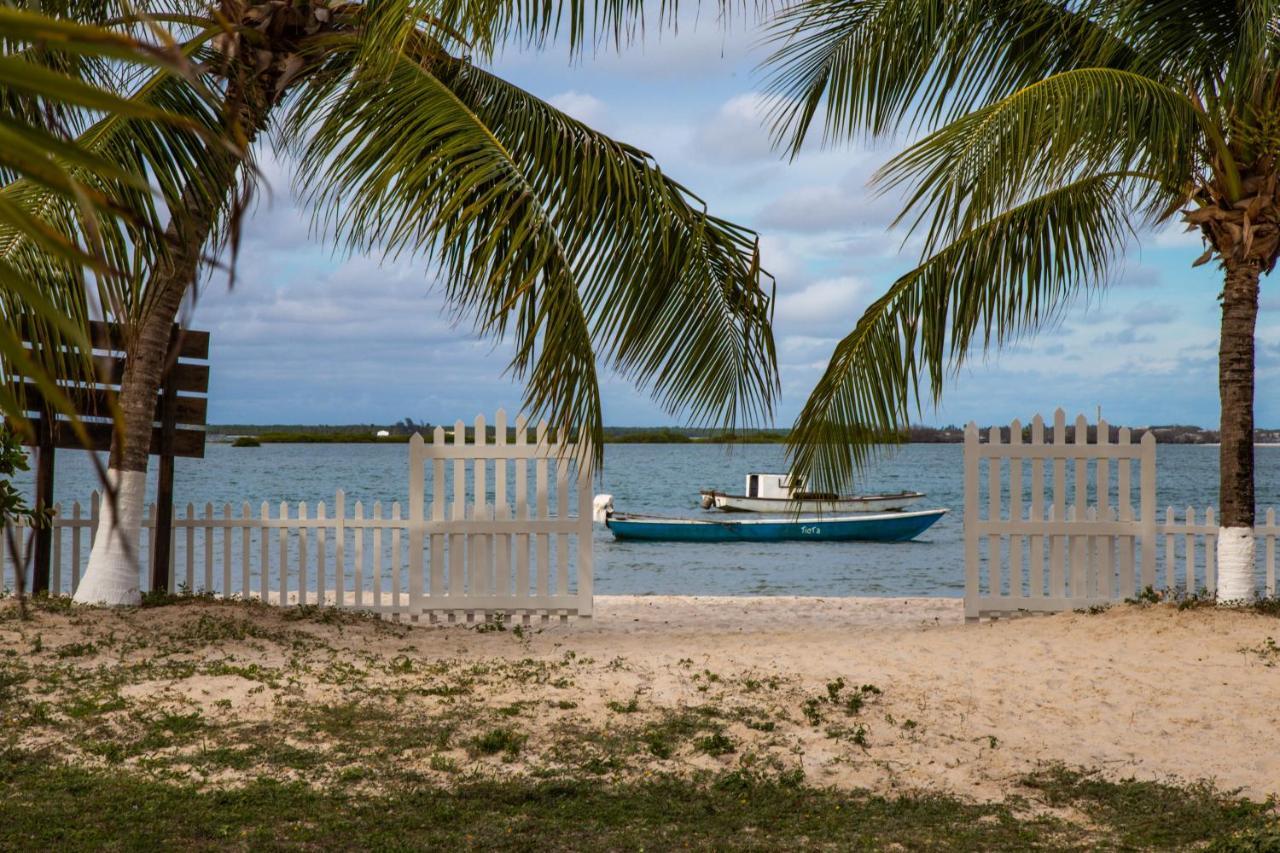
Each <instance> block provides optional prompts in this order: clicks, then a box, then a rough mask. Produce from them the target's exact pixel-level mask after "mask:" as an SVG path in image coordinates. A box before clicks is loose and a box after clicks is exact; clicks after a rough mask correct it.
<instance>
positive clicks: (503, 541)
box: [493, 409, 512, 596]
mask: <svg viewBox="0 0 1280 853" xmlns="http://www.w3.org/2000/svg"><path fill="white" fill-rule="evenodd" d="M493 434H494V440H495V441H496V442H497V443H498V446H499V447H506V445H507V413H506V410H505V409H498V411H497V413H496V414H495V415H494V418H493ZM493 506H494V516H493V517H494V518H495V519H496V520H497V521H509V520H510V518H511V507H510V505H509V504H508V503H507V460H506V459H504V458H502V457H501V456H499V457H498V458H496V459H494V460H493ZM493 548H494V564H493V575H494V584H495V586H496V590H495V591H496V592H497V594H498V595H499V596H510V595H512V589H511V536H510V534H508V533H497V534H495V535H494V537H493Z"/></svg>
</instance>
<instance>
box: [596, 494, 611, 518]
mask: <svg viewBox="0 0 1280 853" xmlns="http://www.w3.org/2000/svg"><path fill="white" fill-rule="evenodd" d="M611 512H613V495H596V497H595V500H593V501H592V502H591V520H592V521H598V522H600V523H601V524H604V523H605V521H606V520H608V518H609V513H611Z"/></svg>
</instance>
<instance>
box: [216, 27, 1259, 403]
mask: <svg viewBox="0 0 1280 853" xmlns="http://www.w3.org/2000/svg"><path fill="white" fill-rule="evenodd" d="M757 42H758V35H757V33H756V32H753V31H752V30H751V29H750V28H749V27H747V26H745V25H744V23H743V22H738V23H736V24H735V25H734V26H733V27H731V28H729V29H728V31H726V29H725V28H723V27H721V26H720V25H719V24H718V23H717V22H716V21H715V20H713V19H712V18H710V17H708V16H707V15H706V14H705V13H704V15H703V16H702V20H698V19H697V17H695V16H694V15H692V14H689V15H685V16H684V19H683V21H682V23H681V26H680V28H679V32H678V33H675V34H673V33H671V32H670V31H668V32H661V33H659V32H658V31H657V30H656V28H651V29H650V31H649V33H648V35H647V36H646V38H645V40H644V42H643V43H642V44H639V45H635V46H633V47H631V48H629V49H627V50H625V51H624V52H623V53H621V54H617V53H614V52H612V51H604V50H602V51H600V52H598V53H596V54H594V55H590V56H587V57H585V58H583V59H581V60H578V61H570V59H569V57H568V53H567V51H565V50H564V49H563V48H552V49H548V50H547V51H544V52H542V53H531V52H522V51H509V52H508V53H506V54H505V55H504V56H502V57H501V58H500V59H499V60H498V61H497V62H496V63H493V64H492V65H490V67H491V69H492V70H494V71H496V72H497V73H499V74H500V75H502V76H504V77H505V78H507V79H508V80H510V81H512V82H514V83H516V84H517V85H520V86H522V87H524V88H525V89H528V90H529V91H531V92H533V93H534V94H536V95H538V96H539V97H542V98H544V99H547V100H549V101H551V102H552V103H553V104H555V105H556V106H558V107H560V108H561V109H563V110H565V111H567V112H569V113H570V114H572V115H574V116H576V117H578V118H580V119H583V120H585V121H587V122H588V123H590V124H592V125H593V126H595V127H596V128H597V129H599V130H602V131H604V132H607V133H609V134H611V135H613V136H614V137H616V138H619V139H622V140H625V141H627V142H629V143H631V144H634V145H637V146H640V147H641V148H644V149H645V150H647V151H649V152H650V153H652V154H653V155H654V156H655V157H656V158H657V159H658V162H659V163H660V164H661V165H662V168H663V169H664V170H665V171H666V172H667V173H668V174H671V175H672V176H674V177H675V178H676V179H677V180H680V181H681V182H682V183H684V184H685V185H686V186H688V187H690V188H691V189H692V190H693V191H694V192H696V193H697V194H698V195H699V196H701V197H702V198H704V199H705V200H706V201H707V203H708V205H709V207H710V209H711V210H712V211H713V212H715V213H716V214H718V215H720V216H724V217H727V218H730V219H732V220H734V221H737V222H739V223H742V224H744V225H747V226H750V227H753V228H755V229H756V230H758V231H759V232H760V233H761V234H762V246H763V257H764V263H765V265H766V267H767V268H768V269H769V270H770V271H771V272H773V273H774V275H775V276H776V277H777V281H778V285H777V286H778V303H777V313H776V323H775V328H774V331H775V337H776V340H777V342H778V354H779V361H780V367H781V373H782V385H783V392H782V398H781V402H780V405H779V407H778V411H777V417H776V423H777V425H779V426H785V425H787V424H789V423H790V422H791V421H792V419H793V418H794V417H795V415H796V412H797V411H798V410H799V408H800V406H801V405H802V403H803V401H804V398H805V396H806V395H807V394H808V392H809V390H810V388H811V387H812V386H813V383H814V381H815V380H816V378H817V377H818V375H819V374H820V373H821V370H822V368H823V367H824V366H825V364H826V361H827V358H828V356H829V354H830V351H831V348H832V347H833V346H834V344H835V342H836V341H837V340H838V339H839V338H840V337H841V336H843V335H844V334H846V333H847V332H848V331H849V330H850V329H852V327H853V325H854V324H855V323H856V321H857V318H858V316H859V315H860V313H861V311H862V309H863V308H865V306H866V305H867V304H868V303H870V302H871V301H872V300H873V299H874V298H875V297H876V296H877V295H878V294H879V293H881V292H882V291H883V290H884V289H885V288H886V287H887V286H888V285H889V283H890V282H892V281H893V279H894V278H895V277H896V276H897V275H899V274H901V273H902V272H903V271H905V270H906V269H908V268H909V267H910V266H911V264H912V261H913V260H914V258H915V255H914V254H913V253H912V251H911V248H910V246H908V247H906V248H903V247H902V240H903V237H902V235H901V234H893V233H890V232H889V231H888V225H889V223H890V221H891V220H892V218H893V216H894V214H895V213H896V212H897V205H896V202H895V200H894V199H892V198H881V197H877V196H876V195H875V194H874V193H873V192H871V191H870V190H869V189H868V188H867V186H866V182H867V178H868V177H869V176H870V174H871V173H872V172H873V171H874V169H875V168H876V167H877V166H878V165H880V164H881V163H883V162H884V160H885V159H887V158H888V157H889V156H890V155H891V154H892V153H893V152H894V150H895V148H896V147H900V145H901V143H900V141H893V140H887V141H882V142H878V143H876V144H874V145H862V146H846V147H840V148H836V149H827V150H823V149H821V148H820V147H819V146H816V145H811V146H809V148H807V149H806V150H805V151H804V152H802V154H801V155H800V157H798V158H797V159H796V160H794V161H791V162H787V161H785V160H784V159H783V158H782V157H780V156H779V155H778V154H777V153H776V152H774V151H773V150H772V149H771V147H770V144H769V138H768V134H767V132H766V131H765V129H764V127H763V124H762V121H761V118H762V110H763V98H762V96H761V95H760V91H761V89H762V86H763V79H762V76H761V75H760V74H759V73H758V72H756V71H755V70H754V69H755V66H756V65H757V63H758V62H759V61H760V60H761V59H762V58H763V57H764V56H765V54H766V50H765V49H764V48H762V47H760V46H758V45H757ZM261 156H262V166H263V172H264V175H265V177H266V179H267V181H268V183H269V185H270V187H271V191H270V192H263V193H262V194H261V196H260V199H259V202H258V204H257V207H256V209H255V211H254V214H253V216H252V218H251V219H250V220H249V221H248V222H247V223H246V224H245V228H244V234H245V243H244V245H243V246H242V252H241V259H240V263H239V267H238V278H237V283H236V287H235V290H234V291H232V292H227V289H226V286H225V278H215V279H214V280H213V281H212V282H211V283H210V284H209V285H208V286H207V287H206V288H205V289H204V290H203V291H202V293H201V295H200V300H199V303H198V304H197V306H196V308H195V312H194V317H193V321H192V323H193V325H194V326H196V327H198V328H205V329H210V330H211V331H212V332H213V346H212V363H213V367H212V381H211V387H210V396H211V403H210V420H211V422H214V423H229V422H241V423H242V422H257V423H261V422H273V423H361V422H384V421H392V420H399V419H400V418H403V417H406V416H408V417H412V418H414V419H415V420H427V421H431V422H447V421H453V420H455V419H457V418H464V419H470V418H472V417H473V416H474V415H475V414H477V413H480V412H485V413H491V412H492V411H493V410H494V409H496V408H498V407H499V406H504V407H506V408H507V409H508V411H514V410H515V409H517V408H518V405H519V401H520V397H521V392H520V388H519V387H518V386H517V385H514V384H513V383H512V382H510V381H509V380H508V379H507V378H506V377H505V376H504V367H505V365H506V357H505V352H506V351H505V349H503V348H501V347H495V346H494V344H493V343H492V342H489V341H481V340H477V339H476V338H475V337H474V335H473V334H472V333H471V330H470V327H469V326H467V325H466V324H465V323H463V324H457V323H454V322H453V321H452V318H451V316H450V314H449V312H448V310H447V308H446V307H445V306H444V303H443V300H442V299H441V297H440V295H439V294H438V293H437V292H436V291H435V290H434V289H433V287H432V278H431V271H430V266H429V264H428V263H426V262H425V261H424V260H422V259H420V258H416V259H415V258H403V257H402V258H399V259H396V260H383V259H381V258H380V257H377V256H356V257H346V256H335V255H333V254H332V253H331V252H330V250H329V249H327V248H325V245H324V241H323V240H318V239H314V238H312V237H311V236H310V235H309V233H308V222H309V219H308V214H307V213H306V212H305V211H302V210H300V209H299V208H298V207H297V206H296V205H295V204H294V200H293V197H292V194H291V193H290V188H289V181H290V178H291V176H292V174H293V172H294V169H295V168H296V166H295V165H294V164H291V163H288V162H280V161H278V160H276V159H275V158H274V157H272V156H271V154H270V152H269V151H264V152H263V153H262V155H261ZM1200 251H1201V248H1200V243H1199V239H1198V237H1196V236H1195V235H1186V234H1183V233H1182V230H1181V228H1180V227H1174V228H1172V229H1170V230H1167V231H1162V232H1160V233H1154V234H1143V235H1141V239H1140V240H1139V241H1138V242H1136V243H1135V245H1134V246H1133V248H1132V250H1131V252H1130V254H1129V255H1128V257H1127V258H1126V261H1125V265H1124V267H1123V269H1121V270H1120V272H1119V275H1118V276H1117V281H1116V283H1115V286H1114V287H1112V288H1111V289H1110V290H1109V291H1107V292H1106V293H1104V294H1100V295H1096V296H1094V297H1093V299H1092V300H1090V301H1088V302H1081V303H1080V304H1079V305H1077V306H1075V308H1073V310H1071V311H1070V312H1069V313H1068V314H1067V315H1066V316H1065V317H1064V318H1063V320H1062V322H1061V324H1060V326H1058V327H1057V328H1055V329H1052V330H1050V331H1047V332H1044V333H1042V334H1040V335H1039V336H1037V337H1036V338H1034V339H1031V340H1028V341H1025V342H1022V343H1020V344H1019V345H1017V346H1016V347H1011V348H1007V349H1005V350H1004V351H1002V352H1001V353H999V354H997V355H993V356H992V357H991V358H990V359H988V360H986V361H983V360H981V359H978V360H976V361H975V362H974V363H973V365H972V366H970V367H967V368H966V369H965V370H964V371H963V372H962V373H961V374H960V375H959V376H958V377H957V379H956V380H955V381H954V382H951V383H949V385H948V387H947V389H946V391H945V393H944V398H943V404H942V406H941V408H940V409H938V410H936V411H935V410H927V411H925V412H924V413H923V415H922V416H921V417H920V419H919V420H920V422H922V423H931V424H944V423H949V422H957V423H958V422H964V421H968V420H970V419H975V420H978V421H979V422H981V423H996V422H1007V421H1008V420H1010V419H1012V418H1014V417H1022V418H1024V419H1026V418H1027V417H1029V416H1030V414H1032V413H1034V412H1036V411H1043V412H1046V413H1048V412H1049V411H1051V410H1052V409H1053V408H1055V407H1057V406H1062V407H1064V408H1066V409H1067V410H1068V411H1069V412H1071V413H1074V412H1076V411H1084V412H1087V413H1089V414H1090V415H1092V413H1093V412H1094V410H1095V407H1096V406H1098V405H1101V406H1102V408H1103V414H1104V416H1106V417H1107V418H1108V420H1110V421H1112V422H1113V423H1128V424H1134V425H1142V424H1151V423H1170V422H1180V423H1196V424H1202V425H1212V424H1215V423H1216V421H1217V416H1218V406H1217V386H1216V381H1217V379H1216V376H1217V373H1216V353H1217V323H1218V307H1217V301H1216V297H1217V293H1218V290H1219V287H1220V284H1219V281H1220V279H1219V273H1218V271H1217V269H1216V268H1215V267H1212V266H1205V267H1200V268H1198V269H1192V268H1191V262H1192V260H1193V259H1194V258H1195V257H1196V256H1197V255H1199V254H1200ZM1262 308H1263V310H1262V313H1261V314H1260V316H1259V328H1258V361H1259V372H1258V385H1257V387H1258V395H1257V396H1258V418H1257V419H1258V423H1259V425H1260V426H1280V396H1278V395H1276V394H1275V393H1274V391H1273V389H1275V388H1277V387H1280V385H1278V384H1277V380H1280V281H1277V280H1274V279H1264V280H1263V306H1262ZM603 394H604V412H605V421H606V423H607V424H611V425H639V424H666V423H680V422H681V418H680V417H679V415H676V416H672V415H670V414H668V413H666V412H664V411H662V410H661V408H660V407H658V406H656V405H654V404H653V403H652V402H651V401H650V400H648V399H647V398H646V397H645V396H643V395H641V394H639V393H637V392H636V391H635V390H633V389H632V388H630V387H629V386H628V385H627V384H626V383H625V382H622V381H620V380H618V379H616V378H611V377H605V379H604V384H603Z"/></svg>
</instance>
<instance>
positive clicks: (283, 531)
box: [278, 501, 302, 604]
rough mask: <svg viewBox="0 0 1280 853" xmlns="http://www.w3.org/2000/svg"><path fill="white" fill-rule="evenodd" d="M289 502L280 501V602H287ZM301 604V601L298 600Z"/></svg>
mask: <svg viewBox="0 0 1280 853" xmlns="http://www.w3.org/2000/svg"><path fill="white" fill-rule="evenodd" d="M288 519H289V504H287V503H285V502H284V501H280V536H279V540H280V541H279V543H278V544H279V546H280V603H281V604H288V603H289V527H288V525H287V524H286V523H285V522H286V521H288ZM298 603H299V604H301V603H302V602H300V601H299V602H298Z"/></svg>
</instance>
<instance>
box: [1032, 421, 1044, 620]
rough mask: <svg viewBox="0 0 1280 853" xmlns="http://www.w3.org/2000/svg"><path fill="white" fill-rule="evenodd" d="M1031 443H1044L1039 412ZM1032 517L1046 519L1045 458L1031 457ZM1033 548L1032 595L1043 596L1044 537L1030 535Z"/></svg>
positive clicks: (1033, 424)
mask: <svg viewBox="0 0 1280 853" xmlns="http://www.w3.org/2000/svg"><path fill="white" fill-rule="evenodd" d="M1031 444H1032V446H1034V447H1041V446H1043V445H1044V418H1042V417H1040V415H1039V414H1037V415H1036V416H1035V417H1034V418H1032V419H1031ZM1030 461H1031V516H1030V517H1031V519H1032V520H1034V521H1041V520H1043V519H1044V460H1043V459H1041V458H1039V457H1032V458H1031V460H1030ZM1028 544H1029V548H1030V550H1031V555H1030V556H1031V577H1030V580H1029V584H1028V585H1029V587H1030V593H1029V594H1030V595H1031V597H1033V598H1043V597H1044V595H1045V589H1044V537H1043V536H1035V535H1032V536H1030V537H1028Z"/></svg>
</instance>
